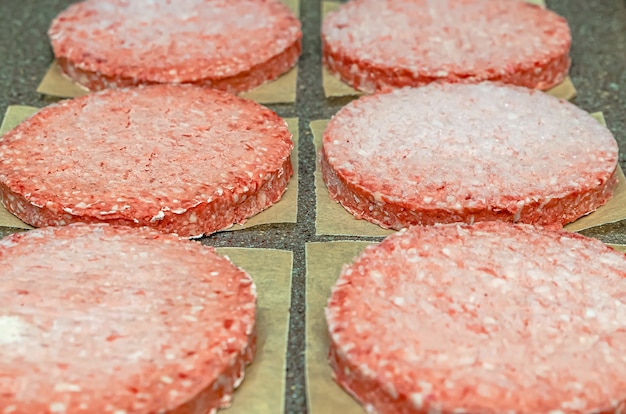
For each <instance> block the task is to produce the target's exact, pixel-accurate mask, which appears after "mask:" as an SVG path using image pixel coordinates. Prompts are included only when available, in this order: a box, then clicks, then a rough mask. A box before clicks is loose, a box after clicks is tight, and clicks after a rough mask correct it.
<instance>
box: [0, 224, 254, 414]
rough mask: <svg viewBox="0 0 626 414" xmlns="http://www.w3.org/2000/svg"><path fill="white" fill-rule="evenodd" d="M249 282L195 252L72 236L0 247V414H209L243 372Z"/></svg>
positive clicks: (36, 237)
mask: <svg viewBox="0 0 626 414" xmlns="http://www.w3.org/2000/svg"><path fill="white" fill-rule="evenodd" d="M255 301H256V290H255V286H254V283H253V281H252V279H251V278H250V276H248V275H247V274H246V273H245V272H244V271H242V270H241V269H238V268H237V267H235V266H234V265H233V264H232V263H230V262H229V261H228V260H227V259H225V258H222V257H220V256H218V255H217V254H215V252H214V250H213V249H212V248H209V247H204V246H202V245H201V244H200V243H195V242H191V241H187V240H182V239H179V238H178V237H175V236H173V235H165V234H162V233H159V232H157V231H155V230H151V229H147V228H143V229H133V228H130V227H121V226H120V227H116V226H108V225H105V224H91V225H86V224H74V225H71V226H65V227H48V228H45V229H37V230H33V231H29V232H27V233H22V234H14V235H12V236H9V237H6V238H5V239H3V240H1V241H0V303H2V308H1V309H0V373H1V374H0V389H1V390H2V392H0V412H2V413H3V414H34V413H47V414H75V413H111V414H123V413H128V414H130V413H133V414H143V413H145V414H148V413H150V414H154V413H163V414H165V413H168V414H174V413H175V414H191V413H194V414H206V413H215V412H216V411H217V409H218V408H220V407H226V406H228V405H229V404H230V401H231V399H232V395H233V390H234V388H235V387H237V386H238V385H239V384H240V383H241V381H242V380H243V376H244V367H245V365H246V364H248V363H250V362H251V361H252V358H253V355H254V348H255V342H256V334H255V306H256V305H255Z"/></svg>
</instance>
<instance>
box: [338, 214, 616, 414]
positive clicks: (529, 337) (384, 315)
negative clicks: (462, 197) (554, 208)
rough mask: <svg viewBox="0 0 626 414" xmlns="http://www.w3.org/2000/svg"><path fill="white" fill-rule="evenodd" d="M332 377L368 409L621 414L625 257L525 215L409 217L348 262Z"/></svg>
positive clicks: (341, 281)
mask: <svg viewBox="0 0 626 414" xmlns="http://www.w3.org/2000/svg"><path fill="white" fill-rule="evenodd" d="M326 317H327V321H328V327H329V331H330V338H331V350H330V363H331V365H332V367H333V370H334V375H335V377H336V380H337V381H338V382H339V384H341V385H342V386H343V387H344V388H345V389H347V390H348V391H349V392H350V393H351V394H352V395H353V396H355V398H357V399H358V400H359V401H360V402H361V403H362V404H364V405H365V406H366V407H368V412H371V413H379V414H392V413H444V414H452V413H537V414H539V413H541V414H557V413H560V414H566V413H567V414H570V413H571V414H574V413H607V414H608V413H623V412H625V410H626V402H625V400H626V257H625V256H624V254H622V253H619V252H616V251H614V250H612V249H610V248H609V247H607V246H605V245H604V244H602V243H601V242H599V241H598V240H594V239H589V238H585V237H583V236H581V235H578V234H571V233H568V232H566V231H564V230H559V231H550V230H547V229H541V228H539V227H537V228H535V227H533V226H531V225H527V224H509V223H503V222H485V223H479V224H476V225H474V226H470V225H461V224H447V225H437V226H415V227H412V228H410V229H408V230H406V231H401V232H399V233H397V234H395V235H392V236H390V237H388V238H387V239H386V240H384V241H383V242H382V243H381V244H380V245H377V246H370V247H368V248H367V249H366V250H365V251H364V252H363V253H362V254H361V256H360V257H359V258H357V259H356V260H355V261H354V263H352V264H350V265H348V266H346V267H344V269H343V270H342V272H341V276H340V277H339V280H338V281H337V284H336V285H335V287H334V288H333V290H332V296H331V298H330V301H329V303H328V307H327V310H326Z"/></svg>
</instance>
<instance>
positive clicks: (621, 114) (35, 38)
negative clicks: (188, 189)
mask: <svg viewBox="0 0 626 414" xmlns="http://www.w3.org/2000/svg"><path fill="white" fill-rule="evenodd" d="M70 3H72V1H71V0H0V113H2V114H3V113H4V111H5V110H6V107H7V106H8V105H12V104H22V105H33V106H42V105H45V104H46V101H45V100H44V99H43V97H42V96H41V95H39V94H38V93H37V92H35V89H36V87H37V84H38V83H39V81H40V80H41V78H42V76H43V74H44V73H45V71H46V69H47V67H48V65H49V64H50V62H51V61H52V52H51V49H50V46H49V43H48V39H47V36H46V30H47V28H48V25H49V24H50V21H51V20H52V18H53V17H54V16H55V15H56V14H57V13H58V12H60V11H61V10H62V9H63V8H65V7H66V6H67V5H68V4H70ZM548 6H549V8H550V9H552V10H554V11H556V12H557V13H559V14H561V15H562V16H564V17H566V18H567V20H568V21H569V24H570V26H571V29H572V35H573V43H572V51H571V56H572V60H573V64H572V68H571V72H570V76H571V78H572V80H573V82H574V85H575V86H576V88H577V90H578V97H577V98H576V99H575V101H574V102H575V103H576V104H577V105H579V106H580V107H581V108H583V109H585V110H587V111H589V112H596V111H602V112H603V113H604V115H605V118H606V121H607V124H608V126H609V128H610V129H611V131H613V134H614V135H615V137H616V139H617V140H618V142H619V145H620V151H621V154H622V155H621V156H620V162H621V165H622V167H624V166H626V158H625V157H624V154H626V2H625V1H624V0H598V1H588V0H548ZM301 19H302V23H303V32H304V41H303V53H302V56H301V58H300V62H299V72H298V97H297V102H296V103H295V104H291V105H269V106H270V107H271V108H272V109H273V110H275V111H276V112H277V113H278V114H279V115H280V116H283V117H295V116H297V117H299V118H300V126H299V128H300V143H299V146H300V148H299V150H300V159H299V169H300V171H299V186H300V187H299V200H298V207H299V208H298V223H297V224H282V225H267V226H260V227H255V228H252V229H249V230H243V231H237V232H222V233H218V234H215V235H213V236H210V237H206V238H204V239H202V243H204V244H210V245H215V246H233V247H261V248H278V249H286V250H291V251H292V252H293V254H294V267H293V273H292V277H293V280H292V296H291V298H292V301H291V309H290V335H289V346H288V355H287V361H288V363H287V373H286V378H287V387H286V396H285V397H286V399H285V412H289V413H304V412H306V395H305V370H304V349H305V335H304V332H305V327H304V316H305V315H304V311H305V302H304V300H305V277H306V275H305V272H306V267H305V253H304V252H305V243H306V242H316V241H317V242H319V241H331V240H335V239H337V238H338V237H333V236H316V235H315V198H314V197H315V195H314V183H313V172H314V169H315V154H314V148H313V143H312V137H311V132H310V130H309V128H308V124H309V122H310V121H311V120H315V119H322V118H329V117H330V116H332V115H333V114H334V113H335V112H337V110H338V109H339V108H341V106H342V105H344V104H345V103H346V102H347V101H345V100H344V101H341V100H327V99H325V97H324V93H323V90H322V82H321V72H320V67H321V44H320V43H321V42H320V37H319V27H320V2H319V0H301ZM10 232H12V231H11V230H10V229H5V230H0V236H3V235H5V234H8V233H10ZM584 233H585V234H587V235H589V236H593V237H598V238H600V239H601V240H603V241H605V242H609V243H619V244H626V221H625V222H618V223H615V224H611V225H605V226H602V227H599V228H594V229H590V230H587V231H585V232H584ZM340 238H341V239H342V240H349V239H351V238H350V237H340ZM353 239H354V238H353ZM361 239H363V238H361Z"/></svg>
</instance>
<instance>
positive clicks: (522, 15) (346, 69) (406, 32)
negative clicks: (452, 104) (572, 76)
mask: <svg viewBox="0 0 626 414" xmlns="http://www.w3.org/2000/svg"><path fill="white" fill-rule="evenodd" d="M570 43H571V36H570V31H569V26H568V25H567V22H566V21H565V19H563V18H562V17H560V16H558V15H556V14H555V13H553V12H551V11H549V10H546V9H543V8H541V7H539V6H535V5H531V4H528V3H526V2H524V1H521V0H519V1H518V0H353V1H350V2H348V3H347V4H345V5H343V6H342V7H340V9H339V10H338V11H336V12H332V13H329V14H328V16H327V17H326V18H325V19H324V23H323V27H322V47H323V60H324V64H325V65H326V67H327V68H328V69H329V70H330V71H331V72H333V73H335V74H338V75H339V76H340V77H341V79H343V81H345V82H347V83H348V84H350V85H352V86H353V87H355V88H357V89H360V90H362V91H365V92H373V91H375V90H386V89H389V88H397V87H402V86H421V85H425V84H428V83H430V82H435V81H445V82H462V83H476V82H481V81H484V80H492V81H500V82H504V83H511V84H515V85H520V86H525V87H528V88H536V89H543V90H545V89H549V88H551V87H553V86H555V85H557V84H559V83H561V82H562V81H563V79H564V78H565V76H566V75H567V71H568V69H569V65H570V58H569V48H570Z"/></svg>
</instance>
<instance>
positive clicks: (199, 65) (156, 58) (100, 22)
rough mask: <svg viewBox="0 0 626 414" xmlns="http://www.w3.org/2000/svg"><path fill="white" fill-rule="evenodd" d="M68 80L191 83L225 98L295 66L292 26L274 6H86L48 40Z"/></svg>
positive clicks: (295, 29)
mask: <svg viewBox="0 0 626 414" xmlns="http://www.w3.org/2000/svg"><path fill="white" fill-rule="evenodd" d="M48 34H49V36H50V40H51V42H52V49H53V51H54V55H55V57H56V58H57V60H58V61H59V64H60V66H61V68H62V70H63V72H65V74H67V75H68V76H69V77H70V78H72V79H73V80H74V81H76V82H78V83H80V84H82V85H84V86H86V87H87V88H89V89H91V90H99V89H104V88H110V87H113V88H114V87H122V86H132V85H137V84H150V83H194V84H198V85H203V86H209V87H213V88H217V89H222V90H226V91H228V92H231V93H236V92H242V91H246V90H249V89H252V88H254V87H255V86H258V85H260V84H262V83H264V82H266V81H268V80H272V79H275V78H277V77H278V76H280V75H281V74H283V73H284V72H286V71H287V70H289V68H291V67H292V66H293V65H295V63H296V61H297V60H298V56H299V55H300V51H301V49H302V42H301V39H302V33H301V31H300V21H299V20H298V19H297V18H296V17H295V16H294V15H293V13H292V12H291V11H290V10H289V8H288V7H287V6H285V5H284V4H283V3H281V2H280V1H278V0H236V1H231V0H176V1H174V0H172V1H170V0H156V1H155V0H87V1H83V2H80V3H77V4H74V5H72V6H70V7H68V8H67V9H66V10H65V11H63V12H62V13H60V14H59V15H58V16H57V17H56V18H55V19H54V21H53V22H52V25H51V26H50V30H49V32H48Z"/></svg>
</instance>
